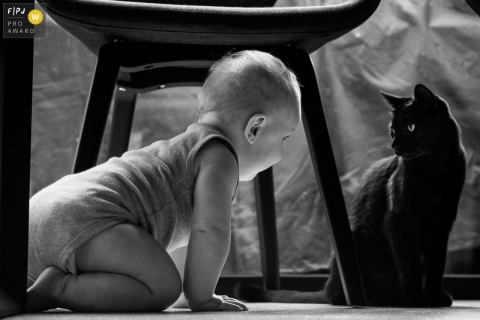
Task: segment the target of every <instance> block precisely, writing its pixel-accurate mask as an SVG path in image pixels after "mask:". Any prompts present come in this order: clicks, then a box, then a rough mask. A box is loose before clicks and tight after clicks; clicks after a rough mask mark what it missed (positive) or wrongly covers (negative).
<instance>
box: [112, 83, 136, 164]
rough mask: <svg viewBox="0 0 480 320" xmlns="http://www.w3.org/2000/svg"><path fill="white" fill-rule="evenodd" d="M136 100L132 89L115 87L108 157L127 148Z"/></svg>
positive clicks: (115, 155) (117, 154) (120, 153)
mask: <svg viewBox="0 0 480 320" xmlns="http://www.w3.org/2000/svg"><path fill="white" fill-rule="evenodd" d="M136 101H137V94H136V93H135V92H134V91H132V90H130V89H124V88H117V91H116V93H115V102H114V105H113V116H112V128H111V130H110V140H109V143H108V153H107V154H108V158H111V157H120V156H121V155H122V154H123V153H124V152H125V151H127V150H128V143H129V141H130V132H131V130H132V121H133V114H134V112H135V103H136Z"/></svg>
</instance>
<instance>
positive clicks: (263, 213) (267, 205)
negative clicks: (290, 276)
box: [255, 168, 280, 290]
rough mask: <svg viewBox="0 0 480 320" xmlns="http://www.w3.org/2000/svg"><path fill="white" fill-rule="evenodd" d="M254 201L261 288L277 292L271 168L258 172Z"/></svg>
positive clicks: (277, 265)
mask: <svg viewBox="0 0 480 320" xmlns="http://www.w3.org/2000/svg"><path fill="white" fill-rule="evenodd" d="M255 201H256V205H257V219H258V233H259V238H260V252H261V257H262V272H263V286H264V288H265V289H270V290H278V289H280V276H279V262H278V261H279V259H278V244H277V220H276V214H275V194H274V185H273V169H272V168H269V169H267V170H265V171H263V172H260V173H259V174H257V176H256V177H255Z"/></svg>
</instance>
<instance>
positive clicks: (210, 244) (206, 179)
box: [183, 141, 244, 311]
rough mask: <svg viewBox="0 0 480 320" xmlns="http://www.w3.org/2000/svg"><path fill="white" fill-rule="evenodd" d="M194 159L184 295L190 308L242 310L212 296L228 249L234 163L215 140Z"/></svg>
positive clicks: (236, 178)
mask: <svg viewBox="0 0 480 320" xmlns="http://www.w3.org/2000/svg"><path fill="white" fill-rule="evenodd" d="M196 161H200V169H199V172H198V175H197V178H196V182H195V190H194V206H193V219H192V229H191V234H190V241H189V244H188V253H187V260H186V265H185V280H184V284H183V288H184V293H185V297H186V299H187V301H188V305H189V306H190V308H191V309H192V310H194V311H196V310H199V311H200V310H202V311H204V310H227V309H229V310H243V309H244V308H243V307H241V306H239V305H238V304H241V303H240V302H238V304H237V301H236V300H234V301H231V300H230V299H225V298H222V297H219V296H216V295H214V289H215V286H216V285H217V281H218V278H219V276H220V272H221V271H222V268H223V265H224V263H225V260H226V258H227V255H228V250H229V248H230V215H231V201H232V197H233V195H234V192H235V187H236V185H237V181H238V165H237V162H236V160H235V158H234V156H233V154H232V153H231V152H230V151H229V150H228V149H227V147H225V146H224V145H223V144H222V143H220V142H219V141H212V142H210V143H209V144H208V145H206V146H205V147H204V148H202V150H201V151H200V153H199V155H198V156H197V159H196ZM232 302H233V303H232Z"/></svg>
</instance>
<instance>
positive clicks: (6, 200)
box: [0, 1, 33, 317]
mask: <svg viewBox="0 0 480 320" xmlns="http://www.w3.org/2000/svg"><path fill="white" fill-rule="evenodd" d="M19 2H22V1H19ZM23 2H24V3H25V1H23ZM32 78H33V39H3V38H2V39H0V317H5V316H7V315H10V314H14V313H18V312H20V311H22V309H23V307H24V304H25V298H26V290H27V262H28V209H29V206H28V201H29V198H30V148H31V128H32Z"/></svg>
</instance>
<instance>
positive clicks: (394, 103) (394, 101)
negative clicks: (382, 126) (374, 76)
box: [380, 91, 411, 109]
mask: <svg viewBox="0 0 480 320" xmlns="http://www.w3.org/2000/svg"><path fill="white" fill-rule="evenodd" d="M380 93H381V94H382V96H383V98H384V99H385V101H386V102H387V103H388V104H389V105H390V106H391V107H392V108H393V109H396V108H398V107H400V106H401V105H403V104H405V103H406V102H408V101H409V100H411V98H403V97H398V96H394V95H393V94H390V93H386V92H383V91H380Z"/></svg>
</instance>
